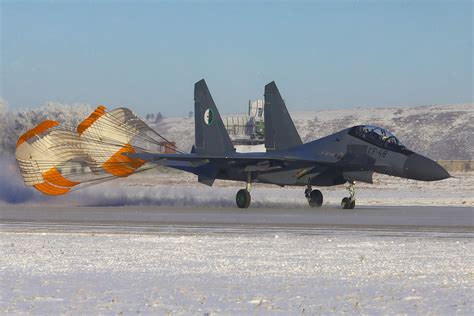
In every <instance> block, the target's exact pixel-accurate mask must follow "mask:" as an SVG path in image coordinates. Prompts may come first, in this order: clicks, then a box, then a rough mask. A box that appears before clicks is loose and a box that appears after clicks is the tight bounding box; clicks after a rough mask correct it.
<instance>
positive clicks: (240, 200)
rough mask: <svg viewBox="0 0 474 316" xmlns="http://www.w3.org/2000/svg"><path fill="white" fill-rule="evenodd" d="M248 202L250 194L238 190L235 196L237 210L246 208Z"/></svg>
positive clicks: (248, 204)
mask: <svg viewBox="0 0 474 316" xmlns="http://www.w3.org/2000/svg"><path fill="white" fill-rule="evenodd" d="M250 200H251V198H250V192H249V191H247V190H245V189H240V190H239V191H238V192H237V194H236V195H235V202H236V203H237V206H238V207H239V208H248V207H249V206H250Z"/></svg>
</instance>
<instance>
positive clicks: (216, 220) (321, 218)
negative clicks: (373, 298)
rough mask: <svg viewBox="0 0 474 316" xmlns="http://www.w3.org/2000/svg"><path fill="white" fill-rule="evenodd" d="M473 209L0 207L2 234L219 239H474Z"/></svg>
mask: <svg viewBox="0 0 474 316" xmlns="http://www.w3.org/2000/svg"><path fill="white" fill-rule="evenodd" d="M473 221H474V210H473V208H471V207H446V206H442V207H441V206H440V207H431V206H360V207H358V208H356V209H354V210H342V209H340V208H339V207H338V206H325V207H323V208H320V209H312V208H298V209H287V208H281V209H278V208H276V209H265V208H249V209H245V210H241V209H237V208H182V207H181V208H173V207H151V206H118V207H72V206H31V205H11V204H10V205H2V206H0V228H1V229H2V230H21V231H28V230H54V231H94V232H101V231H104V232H122V233H124V232H140V233H143V232H149V233H153V232H163V233H166V232H167V233H173V232H179V233H186V232H190V233H206V232H211V233H219V232H224V233H225V232H233V233H239V232H253V233H258V232H268V231H274V230H275V231H282V232H295V233H314V234H320V233H323V232H324V231H327V230H331V231H334V230H336V231H337V230H339V231H347V230H351V231H355V232H371V231H374V232H387V233H390V232H392V233H393V232H413V233H423V232H439V233H457V234H467V235H466V236H472V234H474V225H473Z"/></svg>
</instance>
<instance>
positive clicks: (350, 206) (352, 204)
mask: <svg viewBox="0 0 474 316" xmlns="http://www.w3.org/2000/svg"><path fill="white" fill-rule="evenodd" d="M355 206H356V201H355V200H352V201H351V203H350V204H349V209H351V210H352V209H354V207H355Z"/></svg>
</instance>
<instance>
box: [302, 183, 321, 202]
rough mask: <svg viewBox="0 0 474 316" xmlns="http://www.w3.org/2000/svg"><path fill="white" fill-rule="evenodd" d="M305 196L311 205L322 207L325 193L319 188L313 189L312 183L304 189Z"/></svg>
mask: <svg viewBox="0 0 474 316" xmlns="http://www.w3.org/2000/svg"><path fill="white" fill-rule="evenodd" d="M304 196H305V197H306V199H307V200H308V203H309V206H311V207H321V205H323V194H322V193H321V191H319V190H312V188H311V186H310V185H308V187H307V188H306V190H305V191H304Z"/></svg>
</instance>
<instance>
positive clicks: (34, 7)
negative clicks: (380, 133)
mask: <svg viewBox="0 0 474 316" xmlns="http://www.w3.org/2000/svg"><path fill="white" fill-rule="evenodd" d="M0 3H1V5H0V9H1V49H0V52H1V55H0V56H1V72H0V76H1V78H0V79H1V90H0V96H2V97H3V98H4V99H6V100H7V101H8V103H9V105H10V108H13V109H16V108H22V107H33V106H39V105H42V104H44V103H45V102H47V101H58V102H63V103H72V102H83V103H89V104H91V105H97V104H105V105H109V106H110V107H117V106H127V107H130V108H132V109H133V110H135V111H136V112H138V113H147V112H158V111H161V112H162V113H164V114H165V115H180V114H185V113H187V112H188V111H190V110H192V108H193V84H194V82H196V81H198V80H199V79H201V78H205V79H206V81H207V83H208V85H209V87H210V90H211V92H212V93H213V96H214V99H215V101H216V102H217V103H218V106H219V107H220V108H221V109H222V112H224V113H230V112H243V111H245V110H246V105H247V102H248V99H256V98H262V97H263V96H262V95H263V87H264V85H265V84H266V83H268V82H270V81H272V80H275V81H276V82H277V84H278V86H279V88H280V91H281V93H282V94H283V96H284V98H285V99H286V101H287V104H288V106H289V107H290V108H291V109H318V108H336V107H337V108H339V107H352V106H403V105H426V104H446V103H462V102H472V100H473V95H472V94H473V82H472V75H473V60H472V58H473V57H472V56H473V24H472V23H473V21H472V16H473V4H472V2H471V1H464V2H462V1H455V2H448V1H441V2H429V1H422V2H412V1H400V2H398V1H390V2H372V1H357V2H356V1H354V2H350V1H344V2H342V1H336V2H329V1H328V2H242V1H236V2H209V1H206V2H152V1H147V2H132V1H130V2H128V1H119V2H114V1H100V2H92V1H91V2H79V1H51V2H41V1H34V2H18V1H2V0H0Z"/></svg>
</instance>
